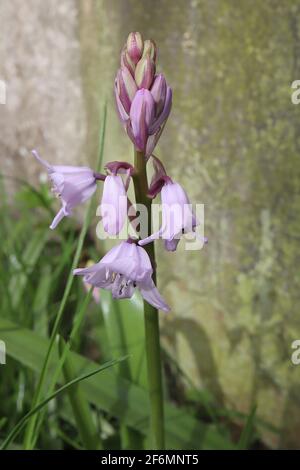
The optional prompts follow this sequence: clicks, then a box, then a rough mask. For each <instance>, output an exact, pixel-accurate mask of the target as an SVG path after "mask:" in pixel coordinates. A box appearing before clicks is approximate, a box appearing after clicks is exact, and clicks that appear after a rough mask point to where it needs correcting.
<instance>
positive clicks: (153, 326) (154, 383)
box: [133, 150, 165, 450]
mask: <svg viewBox="0 0 300 470" xmlns="http://www.w3.org/2000/svg"><path fill="white" fill-rule="evenodd" d="M134 167H135V174H134V176H133V182H134V190H135V199H136V203H137V204H144V205H145V206H146V208H147V213H148V234H149V235H150V233H151V202H152V201H151V199H149V198H148V197H147V191H148V180H147V170H146V160H145V156H144V154H143V153H142V152H138V151H137V150H135V153H134ZM145 249H146V251H147V253H148V255H149V257H150V259H151V263H152V266H153V280H154V282H155V283H156V269H155V253H154V243H149V244H148V245H146V246H145ZM144 319H145V342H146V356H147V370H148V390H149V398H150V417H151V430H152V447H153V449H155V450H163V449H164V448H165V436H164V406H163V389H162V367H161V353H160V341H159V317H158V310H157V309H156V308H155V307H152V305H149V304H148V302H146V301H144Z"/></svg>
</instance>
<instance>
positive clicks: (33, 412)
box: [0, 357, 126, 450]
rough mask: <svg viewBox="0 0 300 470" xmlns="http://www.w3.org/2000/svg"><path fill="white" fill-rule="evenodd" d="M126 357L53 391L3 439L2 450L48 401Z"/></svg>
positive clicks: (107, 363) (104, 365) (109, 362)
mask: <svg viewBox="0 0 300 470" xmlns="http://www.w3.org/2000/svg"><path fill="white" fill-rule="evenodd" d="M125 359H126V357H121V358H119V359H115V360H112V361H108V362H106V363H105V364H103V365H102V366H101V367H98V368H97V369H96V370H93V371H92V372H89V373H87V374H84V375H81V376H79V377H77V378H75V379H73V380H70V381H69V382H68V383H67V384H65V385H63V386H62V387H60V388H58V389H57V390H56V391H55V392H54V393H52V394H51V395H50V396H48V397H47V398H45V400H43V401H42V402H41V403H39V404H37V405H36V406H35V407H34V408H33V409H31V410H30V411H29V412H28V413H27V414H26V415H24V416H23V418H21V419H20V421H19V422H18V423H17V424H16V426H15V427H14V428H13V429H12V430H11V431H10V433H9V434H8V436H7V437H6V439H5V440H4V441H3V443H2V445H1V448H0V449H1V450H5V449H7V446H8V445H9V444H10V442H12V440H13V439H14V438H15V437H16V436H17V435H18V434H19V433H20V432H21V431H22V429H23V427H24V425H25V424H26V422H27V421H28V419H30V418H31V417H32V416H34V415H35V414H36V413H38V412H39V411H40V410H41V409H42V408H43V407H44V406H45V405H47V403H49V402H50V401H51V400H53V399H54V398H56V397H57V396H58V395H60V394H61V393H62V392H64V391H66V390H68V389H69V388H70V387H71V386H72V385H73V386H74V385H76V384H78V383H79V382H81V381H83V380H86V379H88V378H89V377H92V376H93V375H96V374H98V373H99V372H101V371H103V370H105V369H108V368H109V367H112V366H114V365H115V364H118V363H119V362H121V361H124V360H125Z"/></svg>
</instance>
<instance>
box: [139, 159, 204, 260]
mask: <svg viewBox="0 0 300 470" xmlns="http://www.w3.org/2000/svg"><path fill="white" fill-rule="evenodd" d="M154 168H155V170H156V173H155V174H154V176H153V179H152V182H151V185H150V189H149V196H150V197H152V198H153V197H155V196H156V195H157V194H158V193H159V192H160V193H161V202H162V225H161V227H160V229H159V230H158V231H157V232H155V233H153V234H152V235H150V236H149V237H147V238H144V239H143V240H140V241H139V245H141V246H143V245H146V244H147V243H150V242H152V241H154V240H156V239H158V238H162V239H164V241H165V248H166V250H168V251H175V250H176V248H177V245H178V243H179V241H180V238H181V236H182V234H184V233H190V232H195V227H196V226H197V225H199V222H198V221H197V219H196V217H195V215H194V213H193V210H192V207H191V203H190V201H189V198H188V196H187V194H186V192H185V190H184V189H183V188H182V186H180V184H178V183H176V182H173V181H172V180H171V178H170V177H169V176H167V175H166V173H165V170H164V167H163V165H162V164H161V162H160V160H159V159H157V158H156V157H154ZM195 236H196V237H197V238H198V236H197V234H195ZM200 238H201V240H202V241H204V243H206V242H207V239H206V238H203V239H202V237H200Z"/></svg>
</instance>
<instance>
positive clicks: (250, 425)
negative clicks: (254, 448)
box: [237, 405, 256, 450]
mask: <svg viewBox="0 0 300 470" xmlns="http://www.w3.org/2000/svg"><path fill="white" fill-rule="evenodd" d="M255 414H256V405H254V406H253V407H252V409H251V411H250V414H249V416H248V418H247V421H246V424H245V427H244V429H243V431H242V434H241V437H240V440H239V443H238V445H237V448H238V450H245V449H248V448H249V447H250V445H251V442H252V440H253V434H254V420H255Z"/></svg>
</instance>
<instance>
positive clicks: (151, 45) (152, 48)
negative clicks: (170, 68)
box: [143, 39, 157, 62]
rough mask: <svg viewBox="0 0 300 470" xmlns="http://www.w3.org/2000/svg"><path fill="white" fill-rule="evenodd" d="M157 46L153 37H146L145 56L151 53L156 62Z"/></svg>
mask: <svg viewBox="0 0 300 470" xmlns="http://www.w3.org/2000/svg"><path fill="white" fill-rule="evenodd" d="M156 53H157V47H156V44H155V42H154V41H152V40H151V39H146V41H145V42H144V50H143V57H145V56H146V55H149V56H150V58H151V59H152V60H153V62H155V60H156Z"/></svg>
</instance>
